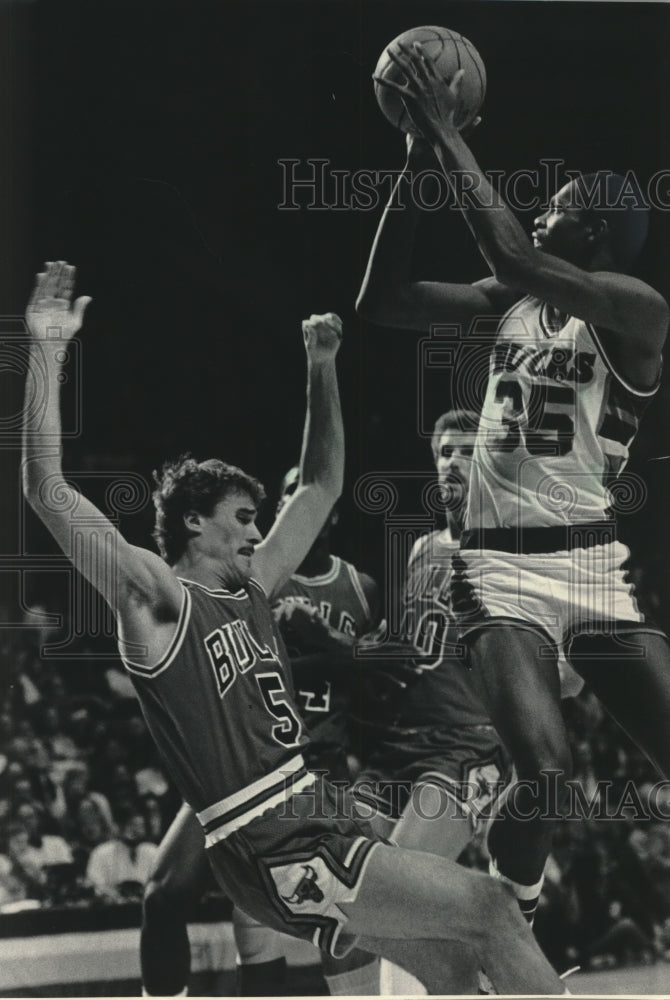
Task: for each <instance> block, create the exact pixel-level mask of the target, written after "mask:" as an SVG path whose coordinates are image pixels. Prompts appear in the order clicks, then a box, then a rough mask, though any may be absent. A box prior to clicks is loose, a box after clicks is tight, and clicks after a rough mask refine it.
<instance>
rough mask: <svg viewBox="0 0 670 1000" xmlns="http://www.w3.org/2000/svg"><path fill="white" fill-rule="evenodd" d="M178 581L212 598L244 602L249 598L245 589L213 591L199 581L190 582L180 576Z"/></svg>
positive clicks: (218, 589) (222, 588) (219, 589)
mask: <svg viewBox="0 0 670 1000" xmlns="http://www.w3.org/2000/svg"><path fill="white" fill-rule="evenodd" d="M177 579H178V580H179V581H180V582H181V583H187V584H188V585H189V587H198V588H199V590H204V591H205V593H206V594H209V596H210V597H227V598H232V599H233V600H235V601H243V600H244V599H245V598H248V597H249V595H248V594H247V592H246V590H244V588H242V587H240V589H239V590H236V591H232V590H226V589H225V588H224V587H219V588H217V589H216V590H212V588H211V587H206V586H205V585H204V583H198V582H197V580H189V579H188V578H187V577H185V576H178V577H177Z"/></svg>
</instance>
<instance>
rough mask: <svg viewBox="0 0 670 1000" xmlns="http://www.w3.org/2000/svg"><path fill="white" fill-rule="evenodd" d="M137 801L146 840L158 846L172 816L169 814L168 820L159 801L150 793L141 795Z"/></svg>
mask: <svg viewBox="0 0 670 1000" xmlns="http://www.w3.org/2000/svg"><path fill="white" fill-rule="evenodd" d="M139 801H140V806H141V809H142V813H143V815H144V822H145V824H146V829H147V840H150V841H151V843H152V844H160V842H161V840H162V839H163V836H164V835H165V833H166V832H167V828H168V826H169V825H170V822H171V820H172V816H173V814H172V813H170V817H169V819H168V816H167V815H166V812H165V810H164V809H163V804H162V802H161V800H160V799H159V798H158V796H157V795H154V794H153V793H152V792H149V793H147V794H145V795H141V796H140V800H139ZM175 812H176V810H175Z"/></svg>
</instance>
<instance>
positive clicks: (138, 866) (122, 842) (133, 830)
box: [86, 809, 158, 902]
mask: <svg viewBox="0 0 670 1000" xmlns="http://www.w3.org/2000/svg"><path fill="white" fill-rule="evenodd" d="M157 850H158V849H157V847H156V845H155V844H151V843H149V842H148V841H147V839H146V825H145V822H144V816H143V815H142V813H141V812H140V811H139V810H138V809H132V810H130V811H129V812H127V813H126V814H125V815H123V816H119V835H118V837H114V838H112V840H109V841H108V842H107V843H106V844H101V845H100V846H99V847H96V848H95V849H94V850H93V851H92V852H91V856H90V858H89V861H88V867H87V869H86V876H87V878H88V880H89V882H90V883H91V884H92V885H93V887H94V888H95V890H96V892H97V893H98V895H99V896H100V897H101V898H103V899H105V900H107V901H109V902H122V901H124V900H128V899H133V900H137V901H140V900H141V899H142V892H143V888H144V885H145V884H146V882H147V881H148V880H149V876H150V875H151V872H152V868H153V863H154V860H155V858H156V853H157Z"/></svg>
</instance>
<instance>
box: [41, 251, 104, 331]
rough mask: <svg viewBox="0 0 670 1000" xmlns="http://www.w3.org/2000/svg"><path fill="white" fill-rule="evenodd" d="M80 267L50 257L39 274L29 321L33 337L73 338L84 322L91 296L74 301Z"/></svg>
mask: <svg viewBox="0 0 670 1000" xmlns="http://www.w3.org/2000/svg"><path fill="white" fill-rule="evenodd" d="M75 274H76V268H74V267H73V266H72V265H71V264H67V263H66V262H65V261H64V260H57V261H47V263H46V264H45V270H44V271H42V272H40V273H39V274H38V275H37V276H36V278H35V287H34V288H33V292H32V295H31V296H30V301H29V302H28V306H27V308H26V322H27V323H28V328H29V330H30V333H31V335H32V338H33V340H65V341H66V340H71V339H72V337H74V335H75V333H76V332H77V331H78V330H79V329H80V327H81V325H82V323H83V322H84V313H85V312H86V307H87V305H88V304H89V302H90V301H91V299H90V298H89V296H87V295H81V296H80V297H79V298H78V299H75V301H74V302H72V292H73V289H74V280H75Z"/></svg>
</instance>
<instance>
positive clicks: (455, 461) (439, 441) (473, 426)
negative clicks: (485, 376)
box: [431, 410, 479, 514]
mask: <svg viewBox="0 0 670 1000" xmlns="http://www.w3.org/2000/svg"><path fill="white" fill-rule="evenodd" d="M478 425H479V416H478V415H477V414H476V413H475V412H474V411H473V410H448V411H447V412H446V413H443V414H442V416H441V417H438V418H437V420H436V421H435V427H434V428H433V437H432V441H431V444H432V448H433V459H434V461H435V468H436V469H437V480H438V482H439V484H440V486H441V487H442V490H443V494H444V502H445V507H446V509H447V510H448V511H450V512H452V513H454V514H455V513H457V512H459V511H460V510H461V509H462V508H463V504H464V503H465V500H466V497H467V495H468V488H469V486H470V466H471V464H472V452H473V450H474V444H475V437H476V434H477V427H478Z"/></svg>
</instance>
